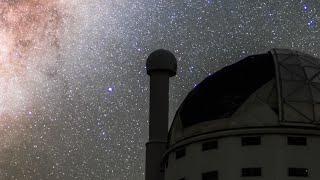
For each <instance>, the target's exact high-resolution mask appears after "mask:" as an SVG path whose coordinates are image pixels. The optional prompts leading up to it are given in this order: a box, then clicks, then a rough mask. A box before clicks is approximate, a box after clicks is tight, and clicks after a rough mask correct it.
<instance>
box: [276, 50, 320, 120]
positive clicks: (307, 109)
mask: <svg viewBox="0 0 320 180" xmlns="http://www.w3.org/2000/svg"><path fill="white" fill-rule="evenodd" d="M271 52H272V55H273V58H274V62H275V68H276V74H277V76H276V78H277V83H278V91H279V102H278V103H279V110H280V112H279V120H280V122H281V123H304V124H313V125H320V117H319V110H320V109H319V103H320V61H319V59H317V58H315V57H312V56H310V55H307V54H303V53H300V52H298V51H293V50H288V49H273V50H272V51H271Z"/></svg>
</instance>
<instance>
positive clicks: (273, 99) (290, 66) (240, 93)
mask: <svg viewBox="0 0 320 180" xmlns="http://www.w3.org/2000/svg"><path fill="white" fill-rule="evenodd" d="M147 72H148V74H149V75H150V80H151V81H150V82H151V84H150V90H151V92H150V120H149V134H150V136H149V142H148V143H147V144H146V148H147V149H146V150H147V154H146V180H237V179H243V180H248V179H250V180H258V179H259V180H260V179H261V180H298V179H312V180H319V179H320V167H319V162H320V156H319V152H320V60H319V59H317V58H315V57H313V56H310V55H307V54H304V53H301V52H298V51H294V50H288V49H272V50H271V51H269V52H267V53H265V54H258V55H252V56H249V57H247V58H244V59H242V60H240V61H238V62H236V63H235V64H232V65H230V66H227V67H225V68H223V69H221V70H219V71H217V72H215V73H214V74H212V75H210V76H208V77H207V78H205V79H204V80H203V81H202V82H201V83H200V84H199V85H198V86H196V87H195V88H194V89H193V90H192V91H191V92H190V93H189V94H188V95H187V97H186V98H185V100H184V101H183V102H182V104H181V106H180V107H179V109H178V110H177V112H176V115H175V117H174V120H173V123H172V125H171V127H170V130H169V131H168V130H167V128H165V126H167V127H168V80H169V77H171V76H174V75H175V73H176V60H175V58H174V56H173V55H172V54H171V53H170V52H168V51H166V50H158V51H155V52H154V53H152V54H151V55H150V56H149V58H148V60H147ZM157 113H158V114H157Z"/></svg>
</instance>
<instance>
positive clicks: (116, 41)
mask: <svg viewBox="0 0 320 180" xmlns="http://www.w3.org/2000/svg"><path fill="white" fill-rule="evenodd" d="M319 7H320V3H319V2H318V1H308V0H301V1H297V0H289V1H275V0H266V1H249V0H241V1H234V0H224V1H221V0H216V1H212V0H203V1H202V0H201V1H200V0H194V1H191V0H185V1H183V0H176V1H173V0H172V1H171V0H170V1H169V0H168V1H167V0H164V1H155V0H154V1H153V0H132V1H124V0H113V1H111V0H110V1H109V0H105V1H102V0H0V13H1V15H0V87H1V88H0V179H5V180H6V179H8V180H9V179H65V180H72V179H83V180H87V179H94V180H98V179H101V180H102V179H107V180H122V179H127V180H137V179H138V180H140V179H143V178H144V153H145V151H144V150H145V149H144V147H145V145H144V144H145V142H146V141H147V134H148V129H147V127H148V96H149V94H148V89H149V88H148V84H149V82H148V76H147V75H146V72H145V61H146V58H147V56H148V54H150V53H151V52H152V51H154V50H156V49H158V48H164V49H168V50H170V51H172V52H173V53H174V54H175V56H176V57H177V59H178V74H177V76H176V77H174V78H172V80H171V86H170V98H171V99H170V119H171V120H170V121H172V117H173V115H174V113H175V111H176V109H177V108H178V106H179V104H180V103H181V102H182V100H183V98H184V97H185V96H186V94H187V92H189V91H190V90H191V89H192V88H193V87H194V86H195V85H196V84H198V83H199V82H200V81H201V80H202V79H204V78H205V77H206V76H208V75H209V74H211V73H214V72H215V71H217V70H219V69H220V68H222V67H224V66H226V65H228V64H231V63H233V62H236V61H237V60H240V59H241V58H243V57H246V56H248V55H251V54H255V53H264V52H266V51H268V50H270V48H274V47H277V48H290V49H296V50H299V51H303V52H306V53H308V54H311V55H314V56H317V57H319V56H320V52H319V49H320V32H319V27H320V26H319V23H320V22H319V20H320V14H319V10H320V9H319Z"/></svg>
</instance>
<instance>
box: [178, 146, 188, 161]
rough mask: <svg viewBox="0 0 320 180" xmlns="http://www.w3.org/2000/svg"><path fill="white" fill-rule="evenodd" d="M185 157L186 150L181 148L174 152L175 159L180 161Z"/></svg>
mask: <svg viewBox="0 0 320 180" xmlns="http://www.w3.org/2000/svg"><path fill="white" fill-rule="evenodd" d="M185 155H186V149H185V148H182V149H179V150H177V151H176V159H180V158H182V157H184V156H185Z"/></svg>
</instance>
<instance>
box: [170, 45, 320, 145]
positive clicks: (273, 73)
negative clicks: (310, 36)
mask: <svg viewBox="0 0 320 180" xmlns="http://www.w3.org/2000/svg"><path fill="white" fill-rule="evenodd" d="M282 125H286V126H287V125H292V126H297V125H299V126H300V125H303V126H314V127H318V126H319V127H320V60H319V59H317V58H315V57H312V56H310V55H307V54H304V53H301V52H298V51H294V50H288V49H272V50H271V51H269V52H268V53H265V54H259V55H253V56H249V57H247V58H244V59H242V60H240V61H238V62H237V63H235V64H232V65H230V66H227V67H225V68H223V69H221V70H219V71H218V72H216V73H214V74H212V75H210V76H208V77H207V78H206V79H204V80H203V81H202V82H201V83H200V84H199V85H197V86H196V87H195V88H194V89H193V90H192V91H191V92H190V93H189V94H188V95H187V97H186V98H185V100H184V101H183V103H182V104H181V106H180V108H179V109H178V111H177V113H176V116H175V118H174V120H173V123H172V125H171V129H170V133H169V143H170V144H175V143H176V142H179V141H181V140H183V139H185V138H188V137H192V136H196V135H201V134H204V133H208V132H214V131H221V130H227V129H236V128H242V127H262V126H263V127H265V126H282Z"/></svg>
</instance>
